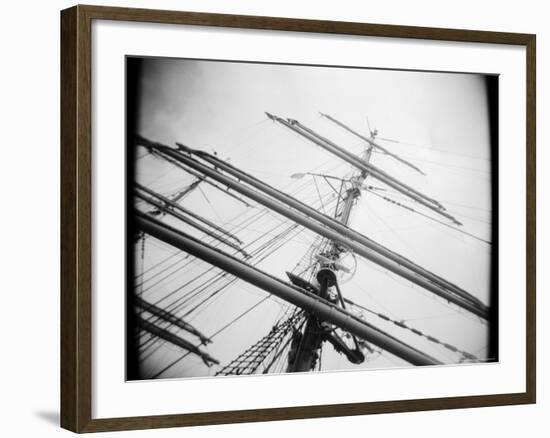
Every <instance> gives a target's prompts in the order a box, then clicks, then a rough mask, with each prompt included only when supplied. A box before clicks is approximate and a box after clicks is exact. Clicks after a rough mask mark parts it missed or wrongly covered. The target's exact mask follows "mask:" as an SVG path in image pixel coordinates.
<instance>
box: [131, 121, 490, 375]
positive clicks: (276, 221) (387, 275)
mask: <svg viewBox="0 0 550 438" xmlns="http://www.w3.org/2000/svg"><path fill="white" fill-rule="evenodd" d="M258 118H259V119H260V120H259V122H258V126H261V127H262V129H269V130H270V133H272V134H271V135H272V137H271V138H267V137H265V138H264V137H262V132H261V131H260V130H258V131H257V132H256V133H255V134H254V141H250V142H249V143H248V149H246V150H239V148H238V147H233V146H232V147H229V146H226V145H224V144H219V145H218V144H212V143H210V142H208V143H205V142H203V141H201V140H200V139H197V138H191V139H187V138H184V139H181V140H179V139H178V140H176V141H173V142H171V143H170V142H168V141H163V140H162V139H159V138H155V137H152V136H151V135H149V134H147V132H139V131H138V132H134V134H133V136H131V137H130V138H129V146H130V147H131V148H132V150H134V151H135V169H134V171H133V173H132V174H131V175H132V177H131V181H130V183H131V184H130V185H129V190H130V191H129V196H130V199H131V201H130V204H129V205H130V208H129V211H128V215H127V217H128V224H129V226H128V230H129V232H130V234H129V235H128V242H129V243H128V245H129V251H130V252H131V254H132V256H131V257H132V258H133V265H132V270H131V280H132V281H131V283H130V286H129V289H128V300H127V301H128V306H129V312H128V316H129V317H128V348H129V358H130V359H131V360H130V361H128V362H129V368H128V370H127V371H128V373H127V374H128V377H129V379H158V378H185V377H205V376H219V377H221V376H228V375H253V374H268V373H295V372H313V371H324V370H360V369H365V368H374V369H376V368H387V367H402V366H426V365H431V366H434V365H446V364H450V365H456V364H460V363H483V362H491V361H495V360H498V350H497V349H496V346H495V339H494V330H495V327H494V326H495V325H496V320H495V310H494V306H493V304H494V303H493V302H492V301H491V300H492V298H494V296H493V295H491V278H490V275H488V278H482V277H481V276H480V274H479V273H476V274H475V275H476V278H477V279H478V281H477V282H476V281H468V282H463V281H461V276H460V275H459V274H460V273H463V272H468V269H469V266H468V260H464V261H463V262H459V261H458V260H457V259H456V258H455V259H453V256H456V254H457V252H456V251H457V250H456V249H455V246H454V243H455V242H456V243H457V246H458V247H460V248H464V249H461V251H463V253H464V254H466V253H470V254H474V253H475V254H476V257H478V256H477V254H478V253H480V254H482V256H481V257H482V258H481V260H482V261H485V262H486V264H487V263H488V262H487V261H490V258H491V254H492V243H491V242H492V235H491V234H490V232H489V233H485V234H483V233H482V232H480V230H481V229H482V227H472V226H471V225H470V224H472V223H473V222H472V221H475V220H477V218H476V217H475V215H476V212H478V211H479V212H481V211H482V210H481V209H482V207H475V206H472V207H470V206H467V205H466V204H460V203H457V202H452V201H449V202H447V200H448V199H449V198H452V196H451V195H452V193H451V192H449V191H448V190H447V191H446V188H445V187H444V185H443V187H435V186H433V185H431V183H429V184H427V183H426V180H429V178H430V173H431V171H432V170H433V169H434V167H435V168H437V166H441V165H443V166H445V165H449V166H450V167H449V168H448V169H450V170H449V171H450V172H458V173H459V174H460V172H463V170H465V171H466V172H470V174H473V175H474V176H475V178H478V179H480V177H481V179H482V180H483V178H484V177H485V176H484V173H483V170H484V168H482V167H480V168H479V171H478V170H477V169H474V170H472V169H468V168H467V167H466V166H465V165H464V163H467V161H466V160H469V158H466V157H462V158H460V154H456V156H454V157H450V158H451V159H453V158H455V161H454V162H451V161H450V160H449V159H442V160H440V162H439V161H437V160H431V159H430V158H432V157H431V156H428V157H427V159H426V157H423V158H419V157H418V156H416V157H415V156H414V154H410V153H407V152H406V150H407V149H411V148H414V147H417V145H411V146H410V147H408V148H407V147H406V146H404V144H399V142H398V141H397V140H393V139H387V138H385V137H382V136H381V135H380V134H379V132H378V130H377V129H372V128H371V126H370V124H369V120H368V119H367V115H366V114H364V115H362V116H361V117H360V118H362V119H363V124H357V125H356V124H354V123H353V122H350V121H349V120H347V119H346V118H345V117H342V116H340V115H338V114H336V113H333V112H329V111H328V110H327V111H326V112H322V113H317V114H314V115H310V116H309V117H308V119H307V120H306V121H301V120H300V119H298V118H290V117H288V116H287V115H285V114H276V113H275V112H271V111H270V112H265V113H263V114H262V113H259V114H258ZM193 140H195V141H193ZM278 145H282V146H278ZM291 151H292V152H291ZM403 151H405V153H403ZM295 156H296V157H298V156H300V157H302V159H300V160H298V159H296V160H294V158H295ZM457 157H459V158H457ZM304 158H305V159H304ZM255 159H257V160H265V162H266V163H268V162H269V167H266V168H267V169H269V170H265V169H266V168H264V170H258V166H256V164H257V163H256V162H255V161H254V160H255ZM449 163H450V164H449ZM259 167H261V166H259ZM426 167H427V168H426ZM476 172H478V173H476ZM272 173H273V174H272ZM275 173H276V174H275ZM281 173H285V174H286V175H285V176H284V178H283V177H280V176H279V175H280V174H281ZM285 180H286V182H285V183H282V181H285ZM433 181H434V180H432V183H433ZM441 181H444V180H443V179H442V180H441ZM484 183H485V185H486V180H484ZM434 193H436V194H434ZM440 195H443V197H440ZM489 207H490V204H489ZM476 209H477V210H476ZM377 211H378V212H383V213H385V216H378V213H377ZM487 212H488V213H489V214H490V208H489V209H487ZM479 220H480V221H483V220H488V219H484V218H482V217H481V216H479ZM399 226H402V227H404V228H403V229H405V230H406V232H407V233H409V232H410V233H413V234H414V233H415V230H423V229H424V227H426V226H428V227H433V229H435V230H437V231H436V232H434V235H436V233H440V234H444V235H445V236H446V238H445V239H447V240H445V241H443V240H442V241H441V242H440V241H435V240H434V241H427V243H426V245H427V247H428V248H431V249H428V250H422V251H421V250H419V246H418V245H415V244H414V243H410V244H408V243H407V240H409V239H403V238H401V231H399ZM407 227H409V228H407ZM485 228H486V229H488V228H487V227H485ZM489 228H490V227H489ZM488 231H490V230H489V229H488ZM422 232H423V231H418V232H417V234H418V235H419V236H421V235H422ZM426 235H428V234H426ZM410 237H411V240H412V241H415V240H414V239H417V238H418V236H415V235H411V236H410ZM396 242H397V244H396ZM442 242H444V243H443V244H442V245H441V246H440V245H439V244H440V243H442ZM449 242H450V243H449ZM471 248H475V250H473V249H471ZM443 259H445V260H443ZM457 262H458V264H457ZM461 263H462V264H463V265H462V264H461ZM446 264H451V266H450V269H448V272H447V274H445V273H443V274H442V273H441V271H442V269H441V267H442V266H445V265H446ZM453 264H455V265H453ZM493 269H494V268H493ZM443 272H445V269H443ZM453 272H457V273H459V274H456V275H454V276H453V275H448V273H453ZM476 272H477V270H476ZM472 275H474V274H472ZM465 284H466V285H465ZM472 286H473V287H472ZM493 287H494V285H493Z"/></svg>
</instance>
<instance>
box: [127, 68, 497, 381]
mask: <svg viewBox="0 0 550 438" xmlns="http://www.w3.org/2000/svg"><path fill="white" fill-rule="evenodd" d="M485 87H486V84H485V79H484V77H483V76H482V75H471V74H449V73H429V72H406V71H387V70H368V69H352V68H339V67H330V68H329V67H312V66H290V65H267V64H250V63H235V62H214V61H197V60H176V59H147V60H146V61H145V62H144V64H143V72H142V76H141V82H140V90H141V94H140V96H141V107H140V114H141V117H140V119H139V121H138V131H139V134H141V135H143V136H145V137H147V138H149V139H151V140H155V141H159V142H162V143H164V144H167V145H174V143H175V142H176V141H177V142H180V143H184V144H186V145H188V146H190V147H192V148H197V149H203V150H206V151H208V152H214V151H215V152H216V153H217V155H218V156H219V157H220V158H222V159H227V160H229V161H230V162H231V163H232V164H233V165H235V166H237V167H239V168H241V169H244V170H246V171H248V172H250V173H252V174H253V175H255V176H257V177H259V178H261V179H263V180H265V181H266V182H268V183H269V184H272V185H274V186H276V187H278V188H281V189H284V190H285V191H287V192H289V193H290V192H293V191H295V190H296V189H297V188H299V187H303V186H305V188H304V189H303V190H302V191H300V192H299V193H298V194H297V195H296V196H297V197H298V198H300V199H302V200H304V201H305V202H308V203H309V204H310V205H315V206H316V207H318V205H319V196H318V194H317V191H316V188H315V185H314V182H313V180H312V179H309V180H307V179H302V180H293V179H291V178H290V175H292V174H294V173H298V172H307V171H313V170H314V169H315V171H316V172H321V173H327V174H332V175H335V176H338V177H343V176H345V175H350V174H351V173H352V172H353V169H351V168H350V166H349V165H347V164H346V163H344V162H342V161H341V160H339V159H338V158H336V157H333V156H331V155H330V154H328V153H327V152H325V151H323V150H321V149H320V148H319V147H318V146H316V145H314V144H313V143H311V142H308V141H307V140H304V139H301V138H299V136H297V135H296V134H295V133H293V132H291V131H289V130H288V129H286V128H284V127H283V126H281V125H279V124H275V123H273V122H272V121H270V120H268V118H267V117H266V115H265V114H264V112H265V111H269V112H270V113H273V114H275V115H279V116H281V117H283V118H287V117H289V118H293V119H297V120H299V121H300V122H301V123H303V124H304V125H306V126H308V127H311V128H312V129H314V130H315V131H316V132H318V133H320V134H322V135H323V136H325V137H328V138H330V139H332V140H333V141H335V142H336V143H338V144H339V145H341V146H342V147H344V148H345V149H347V150H348V151H351V152H353V153H356V154H361V152H362V150H363V148H364V144H361V142H360V140H359V139H358V138H356V137H353V136H352V135H350V134H349V133H346V132H345V131H343V130H342V129H341V128H338V127H336V126H334V125H332V124H331V123H330V122H329V121H327V120H326V119H323V118H321V117H319V112H323V113H327V114H329V115H331V116H333V117H335V118H337V119H339V120H340V121H342V122H344V123H346V124H347V125H348V126H350V127H352V128H354V129H355V130H357V131H359V132H361V133H362V134H364V135H368V132H369V131H368V127H367V117H368V120H369V122H370V125H371V127H372V128H373V129H374V128H376V129H377V130H378V131H379V136H380V137H382V138H389V139H394V140H399V141H400V143H394V142H387V141H382V140H380V143H381V144H382V145H383V146H384V147H386V148H387V149H390V150H391V151H392V152H394V153H396V154H399V155H400V156H402V157H403V158H405V159H407V160H409V161H411V162H412V163H414V164H415V165H416V166H418V167H420V168H421V169H422V170H423V171H424V172H425V173H426V174H427V176H422V175H419V174H417V173H415V172H414V171H413V170H412V169H410V168H408V167H406V166H403V165H402V164H400V163H398V162H396V161H395V160H393V159H392V158H390V157H387V156H383V155H382V154H375V155H374V156H373V159H372V163H373V164H374V165H376V166H378V167H380V168H382V169H384V170H385V171H386V172H388V173H389V174H391V175H392V176H394V177H396V178H398V179H400V180H401V181H403V182H404V183H406V184H409V185H411V186H412V187H414V188H415V189H417V190H419V191H421V192H423V193H425V194H427V195H428V196H430V197H432V198H435V199H437V200H438V201H440V202H441V203H442V204H443V205H445V207H446V208H447V209H448V210H449V211H450V212H452V214H454V215H456V217H457V218H458V219H459V220H460V221H461V222H463V224H464V225H463V227H462V229H464V230H465V231H467V232H469V233H472V234H474V235H476V236H479V237H480V238H482V239H486V240H491V223H490V221H491V192H490V190H491V184H490V181H491V173H490V158H491V157H490V148H489V140H490V139H489V123H488V102H487V93H486V88H485ZM143 154H144V150H143V149H140V150H138V151H137V155H138V157H141V156H142V155H143ZM137 179H138V181H139V182H141V183H142V184H145V185H148V186H149V187H152V188H153V189H155V190H157V191H159V192H160V193H162V194H164V195H170V194H172V193H174V192H175V191H176V190H177V189H180V188H182V187H184V186H185V185H186V184H189V183H190V182H191V181H193V178H190V177H189V176H186V175H185V174H184V173H183V172H182V171H180V170H177V169H174V168H173V166H171V165H170V164H168V163H166V162H163V161H162V160H159V159H157V158H154V157H151V156H145V157H143V158H140V159H139V160H138V172H137ZM317 183H318V184H319V190H320V192H321V194H322V196H323V197H324V196H329V194H330V193H331V191H332V190H331V188H330V187H329V186H328V185H326V183H325V182H324V181H322V180H317ZM368 183H370V184H372V185H378V186H380V187H382V184H380V183H377V182H376V181H375V180H372V179H369V180H368ZM201 188H202V190H200V191H199V190H196V191H195V192H193V193H192V195H190V196H189V197H187V198H186V199H185V201H184V202H183V205H184V206H186V207H188V208H191V209H194V210H195V211H197V212H199V213H200V214H201V215H203V216H204V217H206V218H208V219H210V220H212V221H214V222H216V223H218V224H220V225H223V226H226V227H228V228H229V227H231V226H232V225H234V224H236V223H237V222H238V220H240V219H242V218H245V217H248V216H247V215H250V216H251V215H252V214H254V212H255V211H257V210H258V208H250V207H246V206H244V205H243V204H242V203H239V202H238V201H235V200H234V199H233V198H230V197H228V196H226V195H224V194H222V193H220V192H219V191H216V190H215V189H213V188H211V187H209V186H207V185H204V184H202V185H201ZM395 199H396V200H397V199H398V198H395ZM411 206H413V207H414V208H416V209H419V210H421V208H420V207H419V206H418V205H412V204H411ZM318 208H319V207H318ZM320 208H321V209H322V207H320ZM327 210H328V211H327V213H328V214H332V213H333V212H332V211H330V210H329V209H328V208H327ZM423 211H424V212H426V211H425V210H423ZM281 220H283V219H282V217H281V216H277V215H275V214H271V215H268V216H267V217H265V218H264V220H263V221H260V222H258V223H254V224H253V226H252V225H251V226H250V227H248V228H247V229H246V230H243V231H242V232H241V233H240V234H239V237H240V238H241V239H242V240H243V241H244V242H245V243H246V242H249V241H251V240H253V239H254V238H256V237H258V236H259V235H261V234H262V232H264V233H265V230H266V229H269V227H271V226H273V225H274V224H277V223H278V222H277V221H279V222H280V221H281ZM167 221H168V222H170V223H173V224H175V222H171V221H170V220H169V219H167ZM178 226H179V224H178ZM350 226H351V227H353V228H354V229H356V230H358V231H360V232H361V233H363V234H365V235H366V236H368V237H369V238H371V239H374V240H375V241H377V242H379V243H382V244H384V245H386V246H387V247H389V248H390V249H392V250H394V251H397V252H399V253H400V254H402V255H404V256H406V257H407V258H409V259H412V260H413V261H414V262H416V263H418V264H420V265H421V266H423V267H425V268H427V269H429V270H431V271H433V272H434V273H436V274H438V275H440V276H442V277H444V278H446V279H448V280H449V281H452V282H454V283H456V284H457V285H459V286H460V287H462V288H464V289H466V290H467V291H469V292H470V293H472V294H473V295H475V296H477V297H479V298H480V299H481V300H483V301H484V302H486V303H487V302H488V299H489V272H490V256H491V247H490V245H487V244H486V243H484V242H481V241H478V240H475V239H472V238H471V237H468V236H465V235H463V234H460V233H457V232H455V231H453V230H451V229H449V228H447V227H444V226H442V225H440V224H437V223H434V222H432V221H429V220H427V219H426V218H424V217H421V216H419V215H415V214H414V213H411V212H409V211H407V210H404V209H402V208H399V207H397V206H395V205H391V204H389V203H387V202H385V201H384V200H381V199H379V198H377V197H375V196H373V195H370V194H368V193H364V194H363V195H362V197H361V199H360V201H359V203H358V205H357V206H356V208H355V209H354V211H353V214H352V217H351V223H350ZM185 231H187V232H192V231H191V230H188V229H185ZM196 235H199V234H196ZM314 239H315V236H314V235H313V234H312V233H310V232H304V233H302V234H300V236H299V237H297V238H296V239H293V241H291V242H289V244H288V245H285V247H284V248H282V249H281V250H280V251H278V253H277V254H274V255H273V256H271V257H270V258H268V259H266V260H265V261H263V262H262V263H260V264H259V265H258V266H259V267H260V268H261V269H263V270H265V271H268V272H270V273H272V274H274V275H276V276H278V277H279V278H281V279H283V280H286V276H285V271H287V270H292V269H293V268H294V267H295V265H296V263H297V262H298V261H299V260H300V259H301V258H302V256H303V255H304V253H305V252H306V251H307V249H308V248H309V247H310V245H311V244H312V243H313V242H314ZM146 248H147V251H146V254H145V258H144V261H143V269H147V268H148V267H151V266H153V265H154V264H155V263H156V262H158V261H159V260H161V259H162V258H164V257H166V256H167V255H169V254H170V253H171V252H174V250H173V249H170V248H167V247H166V245H164V244H162V243H160V242H158V241H154V239H149V240H148V241H147V244H146ZM351 263H352V264H354V263H353V262H351ZM176 268H177V266H176ZM176 268H174V274H173V275H171V276H170V277H169V278H168V279H167V280H166V281H164V282H161V283H160V284H158V285H156V286H155V287H151V289H148V290H146V292H145V293H144V297H146V298H147V299H150V300H151V301H155V300H158V299H159V298H161V297H162V296H163V295H166V293H168V292H170V291H172V290H174V289H175V288H176V287H177V286H178V285H180V284H183V283H185V281H187V280H188V279H189V278H191V277H192V276H193V275H196V274H197V273H200V272H202V271H204V270H205V269H207V268H208V265H207V264H205V263H202V262H198V261H197V262H194V263H193V264H192V265H191V266H189V267H187V268H186V269H181V270H176ZM154 272H155V271H152V273H154ZM158 278H160V277H158ZM152 283H153V281H151V282H150V283H149V284H152ZM342 291H343V293H344V295H345V296H346V297H348V298H350V299H352V300H353V301H355V302H358V303H361V304H363V305H365V306H367V307H369V308H372V309H373V310H375V311H379V312H382V313H385V314H387V315H389V316H392V317H394V318H396V319H398V320H405V321H407V322H408V323H409V324H410V325H411V326H414V327H416V328H418V329H420V330H423V331H425V332H428V333H430V334H432V335H433V336H435V337H436V338H439V339H441V340H442V341H444V342H449V343H451V344H454V345H456V346H457V347H459V348H462V349H465V350H467V351H469V352H471V353H475V354H478V355H479V356H480V357H484V355H485V354H486V353H487V350H486V347H487V342H488V338H487V327H486V325H485V324H484V323H481V322H480V321H479V320H477V318H474V317H472V316H471V315H468V314H466V313H465V312H464V311H458V310H457V309H456V308H453V307H452V306H449V305H447V304H446V303H445V302H443V301H442V300H441V299H439V298H434V296H433V295H432V294H431V293H429V292H427V291H425V290H422V289H421V288H419V287H417V286H413V285H411V284H410V283H408V282H407V281H405V280H402V279H400V278H397V277H396V276H395V275H393V274H388V272H387V271H384V270H383V269H381V268H379V267H378V266H376V265H373V264H372V263H371V262H368V261H366V260H361V259H358V260H357V271H356V273H355V276H354V277H353V278H352V279H351V280H349V281H347V282H346V283H344V284H343V285H342ZM181 293H183V292H181ZM177 296H178V294H177V293H176V294H175V295H174V296H172V297H171V298H170V299H167V300H166V301H165V302H163V305H167V306H168V305H169V304H170V302H171V300H172V299H175V298H176V297H177ZM264 296H266V293H265V292H264V291H262V290H259V289H257V288H255V287H252V286H250V285H247V284H245V283H243V282H238V283H236V284H235V285H234V286H232V287H231V288H229V290H228V291H226V292H224V293H223V294H220V296H219V297H217V298H216V300H215V302H214V303H213V304H212V305H210V306H209V307H208V309H207V310H205V311H203V312H200V313H199V314H197V315H192V322H193V324H195V325H196V326H197V327H198V328H200V329H201V330H202V331H203V332H205V333H206V334H209V333H213V332H214V331H216V329H217V328H219V327H221V326H223V325H224V323H226V322H227V321H230V320H231V319H232V318H233V317H234V316H235V315H237V314H239V313H240V312H241V311H243V310H245V309H246V308H248V307H250V306H251V305H252V304H254V303H255V302H257V301H258V300H259V299H261V298H262V297H264ZM285 307H286V305H284V303H281V301H280V300H278V299H270V300H268V301H266V302H265V303H262V304H261V305H260V306H259V307H258V308H257V309H256V310H255V311H254V312H251V313H250V314H249V315H247V317H246V318H243V319H242V320H241V321H240V322H239V323H237V324H235V325H234V326H232V327H231V329H229V330H227V331H225V332H223V333H222V334H220V336H219V337H217V338H216V342H215V343H214V344H212V345H211V346H209V347H208V351H209V352H210V353H211V354H212V355H213V356H215V357H217V358H219V359H220V361H221V362H222V364H223V363H226V362H228V361H229V360H231V359H232V358H234V357H235V356H236V355H237V354H239V353H240V352H241V351H243V350H244V349H246V348H247V347H248V346H249V345H250V344H252V343H254V342H255V341H256V340H258V339H260V338H261V337H263V336H264V335H265V334H266V333H267V332H268V331H269V330H270V328H271V326H272V325H273V323H274V322H275V320H276V318H277V317H278V316H280V315H281V312H282V310H283V309H284V308H285ZM369 321H370V322H372V323H373V324H375V325H378V326H379V327H381V328H383V329H385V330H388V331H391V333H392V334H394V335H395V336H399V337H400V338H401V339H403V340H405V341H407V342H410V343H411V344H413V345H414V346H416V347H418V348H420V349H422V350H423V351H425V352H427V353H429V354H432V355H434V356H436V357H438V358H440V359H442V360H444V361H452V360H453V356H452V355H449V354H448V352H445V351H444V350H442V349H441V348H439V347H435V346H434V345H433V344H430V343H427V342H425V341H424V340H422V339H418V337H417V336H415V335H411V334H410V333H407V332H405V333H403V332H400V331H396V329H395V327H394V326H392V325H391V324H390V325H388V324H386V325H384V324H383V323H382V321H381V320H379V319H376V318H374V319H372V320H369ZM330 349H331V347H329V346H326V347H325V351H326V354H325V355H324V356H323V363H322V365H323V370H330V369H347V368H353V367H354V366H353V365H351V364H349V363H348V362H347V360H346V359H345V358H343V357H342V356H340V355H338V354H336V353H334V352H331V351H330ZM180 354H181V350H179V349H178V348H177V347H167V348H165V349H161V350H159V352H158V353H157V354H156V355H154V356H153V357H152V358H151V359H150V360H149V362H148V366H149V367H150V368H151V370H155V369H158V368H159V367H160V366H161V365H159V364H161V363H166V362H168V361H170V360H172V359H173V358H176V357H177V356H178V355H180ZM454 358H455V360H456V356H455V357H454ZM189 359H190V360H187V359H186V361H182V363H181V364H180V365H178V366H176V367H174V368H172V369H171V370H170V371H169V372H167V373H166V374H165V375H163V377H182V376H199V375H207V374H209V373H213V372H214V371H215V369H214V370H208V369H207V368H205V367H203V366H202V365H201V364H200V360H197V359H196V358H191V357H190V358H189ZM404 365H406V364H405V363H404V362H403V361H400V360H398V359H396V358H394V357H390V356H382V357H379V358H377V359H376V360H372V361H371V362H367V363H364V364H363V365H361V366H360V367H363V368H364V367H374V368H379V367H386V366H404Z"/></svg>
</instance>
